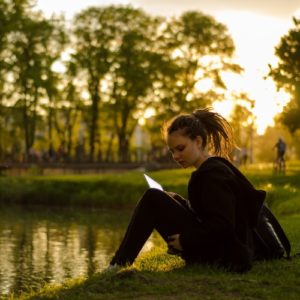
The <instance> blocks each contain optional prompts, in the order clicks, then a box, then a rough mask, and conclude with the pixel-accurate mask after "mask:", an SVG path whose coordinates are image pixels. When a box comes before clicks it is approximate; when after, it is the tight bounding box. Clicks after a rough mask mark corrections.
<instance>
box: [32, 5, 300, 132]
mask: <svg viewBox="0 0 300 300" xmlns="http://www.w3.org/2000/svg"><path fill="white" fill-rule="evenodd" d="M111 4H131V5H132V6H133V7H137V8H142V9H144V10H145V11H146V12H148V13H150V14H153V15H157V16H158V15H160V16H178V15H180V14H181V13H182V12H185V11H188V10H198V11H201V12H203V13H206V14H209V15H212V16H213V17H215V18H216V20H218V21H219V22H222V23H223V24H225V25H226V26H227V28H228V31H229V33H230V34H231V36H232V38H233V40H234V43H235V47H236V51H235V60H236V62H237V63H239V64H240V65H241V66H242V67H243V68H244V70H245V71H244V73H243V75H242V76H233V77H228V78H226V82H227V84H228V87H229V88H230V89H233V90H237V91H238V90H243V91H245V92H247V93H248V95H249V96H250V98H251V99H253V100H255V106H254V114H255V115H256V123H257V127H258V133H263V132H264V130H265V128H266V127H267V126H268V125H272V124H273V117H274V116H275V115H276V114H277V113H278V112H280V111H281V110H282V108H283V106H284V105H285V104H286V103H287V101H288V100H289V98H288V95H286V94H285V93H283V92H277V90H276V87H275V84H274V82H273V81H272V80H271V79H268V80H264V79H263V78H264V77H265V76H266V75H267V73H268V64H272V65H275V64H276V56H275V55H274V49H275V46H277V45H278V44H279V42H280V38H281V37H282V36H283V35H284V34H286V33H287V32H288V30H289V29H290V28H292V27H293V23H292V17H293V16H300V1H299V0H226V1H225V0H209V1H207V0H52V1H49V0H37V8H38V9H41V10H42V11H43V12H44V14H45V15H46V16H50V15H51V14H52V13H64V14H65V16H66V18H67V19H71V18H72V17H73V16H74V14H76V13H77V12H79V11H80V10H82V9H84V8H87V7H88V6H92V5H111ZM214 107H215V109H216V110H217V111H219V112H221V113H222V114H224V115H225V116H228V114H229V112H230V110H231V108H232V102H230V101H227V102H226V101H225V102H223V103H217V104H216V105H215V106H214Z"/></svg>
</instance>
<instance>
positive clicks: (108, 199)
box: [0, 162, 300, 214]
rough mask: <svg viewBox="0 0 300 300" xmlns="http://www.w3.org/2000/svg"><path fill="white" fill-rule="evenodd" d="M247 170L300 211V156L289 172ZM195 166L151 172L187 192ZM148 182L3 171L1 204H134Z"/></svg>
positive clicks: (280, 207)
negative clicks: (8, 172)
mask: <svg viewBox="0 0 300 300" xmlns="http://www.w3.org/2000/svg"><path fill="white" fill-rule="evenodd" d="M243 172H244V173H245V174H246V175H247V176H248V177H249V179H250V181H251V182H252V183H253V184H254V185H255V186H256V187H257V188H260V189H264V190H266V191H267V192H268V196H267V202H268V204H269V205H270V206H271V207H272V209H273V210H275V212H277V213H278V214H294V213H300V203H299V201H298V199H299V196H300V190H299V182H300V162H294V163H290V164H289V165H288V169H287V173H286V175H276V174H273V173H272V169H271V165H268V164H261V165H252V166H248V167H247V168H246V169H243ZM190 173H191V170H182V169H175V170H164V171H156V172H150V173H149V174H150V175H151V176H152V177H153V178H154V179H156V180H157V181H159V182H160V183H161V184H162V185H163V186H164V188H165V189H166V190H169V191H174V192H177V193H179V194H181V195H183V196H186V192H187V189H186V187H187V183H188V180H189V176H190ZM146 188H147V185H146V182H145V180H144V177H143V173H142V172H139V171H131V172H124V173H117V174H100V175H99V174H97V175H60V176H57V175H55V176H20V177H10V176H1V177H0V205H1V204H4V205H7V204H21V205H47V206H51V205H53V206H82V207H87V208H90V207H99V208H107V207H109V208H122V207H132V206H133V205H134V204H135V203H136V202H137V200H138V199H139V197H140V196H141V194H142V193H143V192H144V191H145V189H146Z"/></svg>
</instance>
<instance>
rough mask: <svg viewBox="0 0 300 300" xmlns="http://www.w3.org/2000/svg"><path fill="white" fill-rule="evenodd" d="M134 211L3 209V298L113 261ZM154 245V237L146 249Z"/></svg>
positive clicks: (0, 235) (0, 241)
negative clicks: (112, 258)
mask: <svg viewBox="0 0 300 300" xmlns="http://www.w3.org/2000/svg"><path fill="white" fill-rule="evenodd" d="M130 215H131V212H129V211H116V210H114V211H86V210H83V209H79V208H76V209H62V208H51V209H50V208H45V207H43V208H41V207H26V208H24V207H23V208H21V207H8V208H7V207H6V208H3V207H1V209H0V296H1V295H2V296H3V295H8V294H9V293H12V292H14V293H17V294H18V293H20V292H22V291H27V290H31V289H38V288H40V287H41V286H43V285H44V284H45V283H61V282H63V281H65V280H66V279H70V278H76V277H80V276H91V275H92V274H94V273H95V272H100V271H101V270H103V269H104V268H105V267H106V266H107V265H108V263H109V261H110V259H111V257H112V255H113V253H114V251H115V250H116V248H117V246H118V244H119V243H120V241H121V239H122V237H123V234H124V231H125V228H126V225H127V223H128V221H129V218H130ZM154 243H155V237H153V236H151V238H150V239H149V240H148V242H147V243H146V245H145V246H144V248H143V250H142V251H148V250H149V249H151V248H152V246H153V244H154Z"/></svg>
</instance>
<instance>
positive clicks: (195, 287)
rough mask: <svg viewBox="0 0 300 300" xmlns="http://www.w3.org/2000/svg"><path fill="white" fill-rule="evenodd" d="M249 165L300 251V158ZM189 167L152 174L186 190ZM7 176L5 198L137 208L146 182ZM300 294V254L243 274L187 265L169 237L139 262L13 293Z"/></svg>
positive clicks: (138, 177)
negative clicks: (282, 167) (170, 250)
mask: <svg viewBox="0 0 300 300" xmlns="http://www.w3.org/2000/svg"><path fill="white" fill-rule="evenodd" d="M243 171H244V173H245V174H246V175H247V176H248V177H249V178H250V180H251V181H252V183H253V184H254V185H255V186H256V187H257V188H262V189H265V190H267V192H268V198H267V201H268V203H269V205H270V206H271V207H272V209H273V211H274V212H275V214H276V215H277V216H278V218H279V219H280V221H281V223H282V225H283V227H284V229H285V230H286V232H287V234H288V236H289V238H290V240H291V243H292V249H293V253H296V252H300V230H299V228H300V185H299V183H300V163H296V162H295V163H291V164H290V165H289V166H288V171H287V173H286V175H277V174H272V170H271V167H270V166H269V165H255V166H251V167H248V168H247V169H244V170H243ZM189 173H190V171H188V170H170V171H158V172H152V173H150V175H152V176H153V178H155V179H156V180H158V181H160V182H161V183H162V184H163V186H164V187H165V188H166V189H167V190H173V191H176V192H179V193H181V194H183V195H184V194H185V192H186V183H187V181H188V178H189ZM0 183H1V184H0V189H1V190H0V195H1V196H0V197H1V202H2V203H8V202H9V203H22V204H26V203H31V204H48V205H49V204H51V205H82V206H86V207H90V206H97V207H106V206H110V207H120V206H124V207H125V206H126V207H127V206H128V207H130V206H132V205H134V203H135V202H136V201H137V198H138V197H139V196H140V194H141V193H142V192H143V191H144V190H145V188H146V185H145V182H144V179H143V177H142V173H139V172H130V173H124V174H117V175H116V174H112V175H100V176H99V175H97V176H86V175H85V176H60V177H58V176H55V177H24V178H9V177H2V178H1V179H0ZM2 193H3V194H2ZM23 193H24V194H23ZM48 193H49V195H48ZM53 197H54V198H53ZM299 297H300V259H299V258H294V259H292V260H289V261H288V260H284V259H282V260H279V261H272V262H264V263H256V264H255V265H254V267H253V269H252V270H251V271H250V272H248V273H246V274H242V275H241V274H233V273H228V272H224V271H222V270H218V269H214V268H208V267H204V266H193V267H187V266H185V265H184V262H183V261H182V260H181V259H180V258H178V257H174V256H171V255H168V254H166V248H165V245H164V244H163V243H162V242H161V244H160V245H159V246H158V247H156V248H155V249H154V250H151V251H150V252H148V253H146V254H144V255H142V256H140V257H139V258H138V260H137V261H136V263H135V264H134V266H133V267H132V268H128V269H124V270H121V271H119V272H117V273H111V274H109V273H106V274H105V273H100V274H96V275H94V276H93V277H91V278H78V279H76V280H70V281H68V282H66V283H64V284H63V285H47V286H45V287H44V288H43V289H42V290H40V291H33V292H31V293H26V294H22V295H16V296H14V295H10V296H9V297H8V299H20V300H21V299H41V300H42V299H65V300H71V299H72V300H76V299H87V300H94V299H132V298H135V299H175V300H177V299H218V300H223V299H224V300H225V299H243V300H244V299H299Z"/></svg>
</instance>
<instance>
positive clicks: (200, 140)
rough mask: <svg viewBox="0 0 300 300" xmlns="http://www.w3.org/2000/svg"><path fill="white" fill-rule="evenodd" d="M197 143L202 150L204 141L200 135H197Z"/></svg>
mask: <svg viewBox="0 0 300 300" xmlns="http://www.w3.org/2000/svg"><path fill="white" fill-rule="evenodd" d="M196 143H197V146H198V147H199V148H200V149H202V145H203V140H202V137H201V136H200V135H197V136H196Z"/></svg>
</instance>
